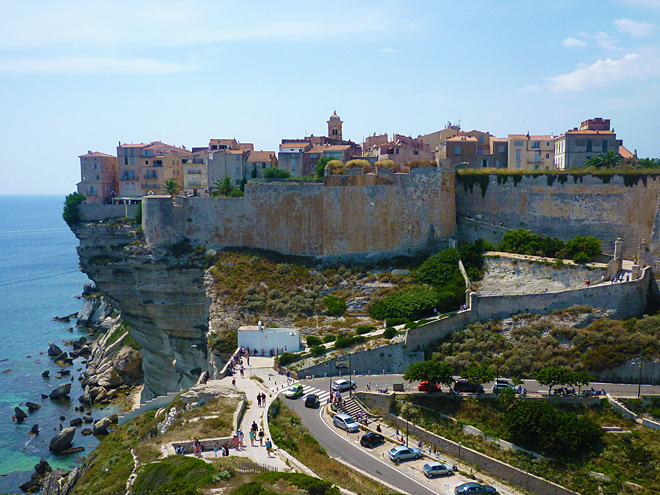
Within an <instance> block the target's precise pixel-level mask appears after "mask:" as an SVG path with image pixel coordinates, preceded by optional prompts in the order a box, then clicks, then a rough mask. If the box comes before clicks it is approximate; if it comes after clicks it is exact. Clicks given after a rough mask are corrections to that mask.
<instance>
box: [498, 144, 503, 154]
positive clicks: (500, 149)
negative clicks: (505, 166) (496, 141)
mask: <svg viewBox="0 0 660 495" xmlns="http://www.w3.org/2000/svg"><path fill="white" fill-rule="evenodd" d="M497 151H498V152H499V153H504V145H503V144H500V145H499V146H498V147H497Z"/></svg>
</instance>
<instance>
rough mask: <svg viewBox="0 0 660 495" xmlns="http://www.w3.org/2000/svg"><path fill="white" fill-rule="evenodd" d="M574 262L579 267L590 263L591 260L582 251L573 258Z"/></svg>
mask: <svg viewBox="0 0 660 495" xmlns="http://www.w3.org/2000/svg"><path fill="white" fill-rule="evenodd" d="M573 261H574V262H575V263H577V264H578V265H582V264H584V263H589V262H590V261H591V258H590V257H589V256H588V255H587V254H586V253H584V252H582V251H580V252H579V253H577V254H576V255H575V256H573Z"/></svg>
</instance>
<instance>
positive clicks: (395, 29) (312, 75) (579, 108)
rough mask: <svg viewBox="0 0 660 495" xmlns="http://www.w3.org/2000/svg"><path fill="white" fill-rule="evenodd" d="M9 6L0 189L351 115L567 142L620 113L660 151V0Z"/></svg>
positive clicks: (401, 127)
mask: <svg viewBox="0 0 660 495" xmlns="http://www.w3.org/2000/svg"><path fill="white" fill-rule="evenodd" d="M0 12H1V14H0V145H2V149H4V150H5V152H4V153H2V154H0V172H1V173H2V176H3V178H4V179H5V180H3V181H0V194H45V193H62V194H65V193H69V192H72V191H75V188H76V183H77V182H78V181H79V180H80V160H79V158H78V156H79V155H82V154H84V153H86V152H87V151H88V150H91V151H100V152H103V153H108V154H116V146H117V144H118V142H120V141H121V142H122V143H139V142H151V141H156V140H159V141H163V142H166V143H168V144H173V145H177V146H181V145H184V146H186V147H188V148H191V147H193V146H206V145H208V141H209V139H212V138H236V139H237V140H239V141H240V142H251V143H254V146H255V149H264V150H277V146H278V144H279V143H280V141H281V140H282V138H301V137H304V136H306V135H310V134H315V135H322V134H325V133H326V132H327V124H326V121H327V120H328V118H329V116H330V115H331V114H332V112H333V111H334V110H336V111H337V113H338V114H339V115H340V117H341V118H342V120H343V121H344V126H343V134H344V139H351V140H353V141H356V142H361V141H362V140H363V138H364V137H366V136H368V135H371V134H373V133H378V134H381V133H386V132H387V133H389V134H390V136H391V135H392V134H393V133H395V132H396V133H399V134H405V135H410V136H414V137H415V136H418V135H420V134H427V133H430V132H433V131H437V130H440V129H442V128H444V127H445V125H446V124H447V122H452V123H453V124H460V126H461V128H462V129H463V130H466V131H469V130H471V129H478V130H482V131H488V132H490V133H491V134H494V135H496V136H500V137H506V136H507V135H508V134H520V133H526V132H530V133H531V134H551V133H553V134H555V135H558V134H561V133H563V132H565V131H566V130H568V129H572V128H573V127H576V126H579V125H580V122H582V121H583V120H586V119H588V118H593V117H603V118H609V119H611V121H612V127H613V128H614V130H615V131H616V133H617V137H618V138H620V139H623V141H624V145H625V146H626V147H627V148H628V149H630V150H631V151H632V150H634V149H636V150H638V154H639V156H640V157H654V158H656V157H660V136H659V130H660V126H659V125H658V123H657V122H656V119H657V116H658V115H660V0H575V1H568V0H565V1H563V0H545V1H540V0H499V1H492V0H462V1H455V0H454V1H445V0H429V1H426V0H417V1H415V2H410V1H397V0H377V1H376V0H374V1H371V0H364V1H357V0H347V1H345V0H333V1H325V0H293V1H287V0H281V1H277V2H275V1H271V0H268V1H263V2H257V1H248V0H243V1H225V0H209V1H203V0H187V1H185V2H183V1H180V2H178V1H171V0H140V1H126V0H113V1H100V0H96V1H83V0H59V1H57V2H53V1H52V0H31V1H29V2H25V1H21V2H17V1H15V0H0ZM654 122H655V123H654ZM12 150H13V151H12ZM19 150H20V151H19ZM19 155H20V156H19ZM21 157H22V158H21Z"/></svg>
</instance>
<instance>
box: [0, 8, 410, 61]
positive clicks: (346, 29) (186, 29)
mask: <svg viewBox="0 0 660 495" xmlns="http://www.w3.org/2000/svg"><path fill="white" fill-rule="evenodd" d="M374 1H375V0H374ZM372 3H374V2H349V1H342V0H337V3H330V2H326V1H313V2H311V1H308V0H294V1H291V2H287V3H286V5H285V4H282V3H280V2H271V1H262V2H258V1H257V2H238V1H233V0H206V1H204V0H199V1H196V2H162V1H159V0H142V1H140V2H135V1H131V0H116V1H114V2H98V1H92V0H61V1H58V2H57V3H54V2H52V1H47V0H33V1H31V2H29V3H28V2H16V1H15V0H0V11H1V12H2V16H0V50H8V49H11V48H31V47H32V48H35V47H49V48H52V47H53V46H58V45H67V44H78V43H84V44H85V46H88V47H89V46H104V47H108V46H109V47H116V46H126V45H133V44H139V45H143V46H168V47H169V46H190V45H194V44H199V43H217V42H230V41H241V40H282V41H288V40H299V39H309V40H325V39H343V38H345V37H352V36H360V37H366V36H369V35H373V34H375V33H388V32H391V30H392V28H393V26H394V24H395V23H396V27H397V30H398V31H403V30H407V29H409V28H410V25H411V23H413V22H412V21H407V20H406V12H405V11H403V10H401V9H400V8H398V7H397V6H396V5H391V4H389V3H388V4H387V5H386V6H385V7H383V8H374V5H372ZM378 5H380V4H378ZM283 7H285V8H283Z"/></svg>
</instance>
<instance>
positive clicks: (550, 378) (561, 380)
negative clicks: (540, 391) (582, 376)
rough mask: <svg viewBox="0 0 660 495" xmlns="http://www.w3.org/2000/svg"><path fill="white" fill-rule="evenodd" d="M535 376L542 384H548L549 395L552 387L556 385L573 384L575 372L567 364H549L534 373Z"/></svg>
mask: <svg viewBox="0 0 660 495" xmlns="http://www.w3.org/2000/svg"><path fill="white" fill-rule="evenodd" d="M534 378H536V381H537V382H539V383H540V384H541V385H547V386H548V395H550V394H551V392H552V387H554V386H555V385H572V384H573V383H575V381H574V373H573V372H572V371H571V370H569V369H568V368H566V367H565V366H547V367H545V368H541V369H540V370H538V371H537V372H536V373H535V374H534Z"/></svg>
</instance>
